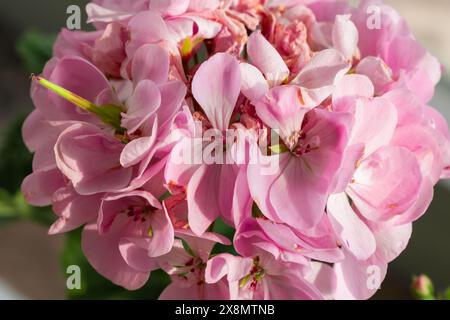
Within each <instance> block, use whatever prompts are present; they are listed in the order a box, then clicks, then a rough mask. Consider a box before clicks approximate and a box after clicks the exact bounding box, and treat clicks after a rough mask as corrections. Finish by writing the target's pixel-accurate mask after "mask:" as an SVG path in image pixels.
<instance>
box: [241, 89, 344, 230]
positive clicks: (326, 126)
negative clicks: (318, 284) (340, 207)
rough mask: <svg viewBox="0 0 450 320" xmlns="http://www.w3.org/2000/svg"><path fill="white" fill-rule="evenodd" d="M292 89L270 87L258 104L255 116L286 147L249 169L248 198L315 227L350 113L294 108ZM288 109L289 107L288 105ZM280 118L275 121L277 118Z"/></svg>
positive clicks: (281, 217) (276, 217)
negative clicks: (273, 166)
mask: <svg viewBox="0 0 450 320" xmlns="http://www.w3.org/2000/svg"><path fill="white" fill-rule="evenodd" d="M296 90H297V89H295V88H289V87H284V88H283V87H280V88H275V89H274V90H273V91H272V92H273V94H275V93H276V94H277V95H272V96H271V97H270V96H269V97H265V98H264V99H265V100H264V99H263V101H261V103H260V104H259V103H258V104H257V112H258V115H259V116H260V118H261V119H262V120H263V121H264V122H266V123H267V124H268V125H269V127H271V128H272V129H278V128H279V129H280V136H281V139H282V140H283V143H284V144H285V146H286V147H287V149H288V152H285V153H282V154H280V155H278V156H269V157H265V156H262V155H261V157H265V158H266V159H264V161H263V160H259V161H258V163H259V164H256V165H253V164H251V165H250V166H249V169H248V180H249V184H250V191H251V194H252V197H253V199H254V200H255V202H256V203H257V204H258V207H259V208H260V209H261V210H262V212H263V213H264V215H266V216H267V217H268V218H269V219H271V220H273V221H276V222H284V223H287V224H289V225H290V226H292V227H294V228H298V229H300V230H303V229H310V228H313V227H314V226H316V225H317V224H318V223H319V222H320V220H321V218H322V215H323V210H324V209H325V204H326V200H327V197H328V196H329V195H330V193H332V192H333V191H334V187H335V186H334V180H335V179H336V177H337V175H338V173H339V169H340V168H341V164H342V160H343V156H344V151H345V148H346V146H347V142H348V139H349V126H351V122H352V118H351V116H349V115H348V114H339V113H331V112H328V111H325V110H322V109H315V110H313V111H310V112H309V113H308V114H307V116H306V117H305V118H304V115H305V114H306V110H307V109H306V110H305V108H304V107H303V108H302V107H299V106H298V105H299V101H298V98H297V94H296ZM291 109H292V110H291ZM278 119H282V121H283V122H281V123H279V122H278V121H277V120H278ZM274 161H277V162H278V163H279V170H277V172H276V173H274V174H267V175H261V172H262V171H261V170H263V166H261V164H264V163H271V162H274Z"/></svg>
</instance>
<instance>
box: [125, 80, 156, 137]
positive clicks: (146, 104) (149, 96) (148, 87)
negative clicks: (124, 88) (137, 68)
mask: <svg viewBox="0 0 450 320" xmlns="http://www.w3.org/2000/svg"><path fill="white" fill-rule="evenodd" d="M126 104H127V106H128V110H127V112H126V113H123V114H122V127H124V128H125V129H128V131H129V132H130V133H134V132H135V131H137V130H138V129H139V128H141V127H142V126H143V125H144V123H145V122H151V121H152V120H153V119H154V115H155V113H156V111H157V110H158V108H159V107H160V106H161V93H160V91H159V88H158V87H157V86H156V84H155V83H154V82H153V81H150V80H144V81H141V82H139V84H138V85H137V87H136V89H135V90H134V92H133V95H132V96H131V97H130V98H129V99H128V100H127V102H126Z"/></svg>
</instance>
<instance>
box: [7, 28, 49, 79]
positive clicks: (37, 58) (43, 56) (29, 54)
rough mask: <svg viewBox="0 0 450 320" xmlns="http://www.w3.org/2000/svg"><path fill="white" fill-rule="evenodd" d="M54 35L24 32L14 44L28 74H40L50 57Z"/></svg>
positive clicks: (33, 31) (31, 31)
mask: <svg viewBox="0 0 450 320" xmlns="http://www.w3.org/2000/svg"><path fill="white" fill-rule="evenodd" d="M55 39H56V36H55V35H47V34H44V33H42V32H39V31H36V30H29V31H26V32H25V33H24V34H23V35H22V36H21V37H20V39H19V40H18V42H17V44H16V51H17V54H18V55H19V57H20V58H21V59H22V61H23V64H24V67H25V69H26V70H27V71H28V72H30V73H40V72H41V71H42V70H43V69H44V66H45V63H46V62H47V61H48V60H50V58H51V57H52V51H53V43H54V42H55Z"/></svg>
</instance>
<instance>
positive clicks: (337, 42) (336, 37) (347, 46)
mask: <svg viewBox="0 0 450 320" xmlns="http://www.w3.org/2000/svg"><path fill="white" fill-rule="evenodd" d="M332 39H333V45H334V48H335V49H336V50H337V51H339V52H340V53H341V54H342V55H343V56H344V59H345V60H348V61H352V59H353V55H354V54H355V53H356V51H357V49H358V40H359V39H358V30H357V29H356V26H355V25H354V24H353V22H352V21H351V20H350V15H337V16H336V21H335V23H334V27H333V31H332Z"/></svg>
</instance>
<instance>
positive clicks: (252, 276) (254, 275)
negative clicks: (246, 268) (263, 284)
mask: <svg viewBox="0 0 450 320" xmlns="http://www.w3.org/2000/svg"><path fill="white" fill-rule="evenodd" d="M264 276H265V271H264V269H263V267H262V266H261V264H260V259H259V257H255V258H254V259H253V267H252V269H251V270H250V273H249V274H248V275H246V276H245V277H244V278H242V279H241V281H240V284H239V286H240V287H241V288H243V287H245V286H246V285H247V284H249V289H250V290H252V291H255V290H256V288H257V287H258V283H259V282H260V281H261V280H262V279H263V278H264Z"/></svg>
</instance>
